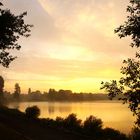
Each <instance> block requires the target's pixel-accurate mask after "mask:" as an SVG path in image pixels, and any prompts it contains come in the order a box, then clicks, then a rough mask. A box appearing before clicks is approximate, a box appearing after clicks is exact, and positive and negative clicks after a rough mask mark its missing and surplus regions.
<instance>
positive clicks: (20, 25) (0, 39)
mask: <svg viewBox="0 0 140 140" xmlns="http://www.w3.org/2000/svg"><path fill="white" fill-rule="evenodd" d="M2 6H3V4H2V3H0V64H2V65H3V66H4V67H8V66H9V64H10V62H11V61H13V60H14V59H15V58H16V56H13V55H12V54H11V52H10V51H11V50H15V49H16V50H19V49H20V48H21V46H20V45H19V44H18V39H19V38H20V37H21V36H23V37H29V36H30V32H31V30H30V28H31V27H32V26H33V25H29V24H25V23H24V19H23V18H24V16H26V15H27V12H24V13H22V14H20V15H14V14H13V13H11V11H10V10H9V9H3V8H2Z"/></svg>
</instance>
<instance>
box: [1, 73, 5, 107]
mask: <svg viewBox="0 0 140 140" xmlns="http://www.w3.org/2000/svg"><path fill="white" fill-rule="evenodd" d="M3 88H4V79H3V77H2V76H0V104H1V103H3V99H4V98H3Z"/></svg>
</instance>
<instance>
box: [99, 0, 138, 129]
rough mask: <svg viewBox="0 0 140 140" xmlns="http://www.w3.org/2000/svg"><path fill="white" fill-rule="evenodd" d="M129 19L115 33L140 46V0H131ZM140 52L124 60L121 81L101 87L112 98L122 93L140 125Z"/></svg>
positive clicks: (104, 83) (103, 84) (124, 101)
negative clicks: (128, 38)
mask: <svg viewBox="0 0 140 140" xmlns="http://www.w3.org/2000/svg"><path fill="white" fill-rule="evenodd" d="M127 12H128V16H127V21H125V22H124V24H123V25H121V26H119V27H118V28H117V29H115V33H117V34H118V36H119V37H120V38H123V37H127V36H130V37H131V39H132V43H131V47H136V48H139V47H140V0H130V5H129V6H128V7H127ZM139 59H140V53H139V52H137V53H136V57H135V59H131V58H128V59H127V60H124V61H123V66H122V68H121V74H122V75H123V76H122V77H121V78H120V80H119V81H116V80H112V81H111V82H102V83H101V84H102V87H101V89H105V91H106V92H107V93H108V95H109V97H110V98H111V99H112V98H113V97H115V96H116V95H121V96H122V98H120V100H122V101H123V103H128V105H129V108H130V110H131V111H132V112H133V114H134V115H136V117H137V121H136V124H137V126H138V127H140V121H139V120H140V60H139Z"/></svg>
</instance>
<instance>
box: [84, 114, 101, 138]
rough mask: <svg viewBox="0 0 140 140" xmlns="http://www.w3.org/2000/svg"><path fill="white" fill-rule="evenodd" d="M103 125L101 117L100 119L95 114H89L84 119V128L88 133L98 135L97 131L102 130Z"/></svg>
mask: <svg viewBox="0 0 140 140" xmlns="http://www.w3.org/2000/svg"><path fill="white" fill-rule="evenodd" d="M102 126H103V122H102V120H101V119H98V118H96V117H94V116H89V117H88V118H86V120H85V121H84V124H83V130H84V133H86V134H89V135H97V133H99V132H101V130H102Z"/></svg>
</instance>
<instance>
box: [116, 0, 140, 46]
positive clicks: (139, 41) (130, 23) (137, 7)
mask: <svg viewBox="0 0 140 140" xmlns="http://www.w3.org/2000/svg"><path fill="white" fill-rule="evenodd" d="M126 10H127V13H128V16H127V21H125V22H124V24H123V25H120V26H119V27H118V28H116V29H115V33H117V34H118V36H119V37H120V38H123V37H126V36H131V39H132V43H131V47H137V48H138V47H139V46H140V1H139V0H130V5H128V6H127V9H126Z"/></svg>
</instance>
